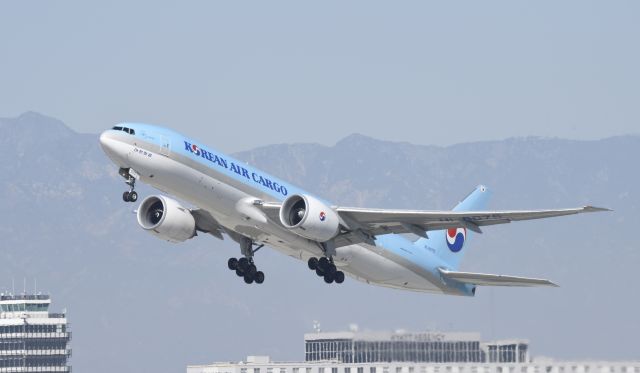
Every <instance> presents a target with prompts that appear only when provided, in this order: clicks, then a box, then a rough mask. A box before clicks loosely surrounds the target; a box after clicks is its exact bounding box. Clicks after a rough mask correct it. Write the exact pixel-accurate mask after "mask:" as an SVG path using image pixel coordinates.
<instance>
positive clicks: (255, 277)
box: [227, 238, 264, 284]
mask: <svg viewBox="0 0 640 373" xmlns="http://www.w3.org/2000/svg"><path fill="white" fill-rule="evenodd" d="M254 245H255V244H254V243H253V241H251V240H250V239H248V238H243V239H242V241H240V249H241V251H242V254H243V255H244V257H242V258H239V259H236V258H229V260H228V261H227V267H229V269H230V270H232V271H235V272H236V275H237V276H238V277H242V278H243V279H244V282H245V283H247V284H252V283H254V282H255V283H256V284H262V283H263V282H264V272H262V271H258V267H256V265H255V263H254V262H253V254H254V253H255V252H256V251H258V250H260V249H261V248H262V246H264V245H257V247H256V248H255V249H254V248H253V246H254Z"/></svg>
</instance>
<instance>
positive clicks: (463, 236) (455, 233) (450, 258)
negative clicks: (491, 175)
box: [415, 185, 491, 270]
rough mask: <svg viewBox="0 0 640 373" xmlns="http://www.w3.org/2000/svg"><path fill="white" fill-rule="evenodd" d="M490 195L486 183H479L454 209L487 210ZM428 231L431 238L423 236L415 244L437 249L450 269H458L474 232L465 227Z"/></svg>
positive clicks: (436, 251)
mask: <svg viewBox="0 0 640 373" xmlns="http://www.w3.org/2000/svg"><path fill="white" fill-rule="evenodd" d="M490 197H491V192H490V191H489V189H488V188H487V187H485V186H484V185H479V186H478V187H476V189H475V190H474V191H473V192H471V193H470V194H469V195H468V196H467V197H466V198H465V199H464V200H462V202H460V203H458V204H457V205H456V207H454V209H453V211H481V210H485V209H486V207H487V203H488V202H489V198H490ZM428 233H429V238H421V239H419V240H418V241H416V242H415V245H416V246H419V247H428V248H430V249H431V250H435V253H436V255H437V256H439V257H440V258H441V259H442V261H444V262H445V263H446V264H447V265H448V266H449V269H451V270H457V269H458V267H459V266H460V261H462V257H463V256H464V253H465V250H466V247H467V246H468V243H469V238H471V235H472V233H473V232H470V231H468V230H467V229H465V228H451V229H447V230H442V231H430V232H428Z"/></svg>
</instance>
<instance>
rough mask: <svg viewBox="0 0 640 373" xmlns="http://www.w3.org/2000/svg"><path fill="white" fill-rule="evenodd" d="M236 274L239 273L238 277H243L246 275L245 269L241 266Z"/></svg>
mask: <svg viewBox="0 0 640 373" xmlns="http://www.w3.org/2000/svg"><path fill="white" fill-rule="evenodd" d="M236 275H238V277H242V276H244V271H243V270H241V269H240V268H238V269H236Z"/></svg>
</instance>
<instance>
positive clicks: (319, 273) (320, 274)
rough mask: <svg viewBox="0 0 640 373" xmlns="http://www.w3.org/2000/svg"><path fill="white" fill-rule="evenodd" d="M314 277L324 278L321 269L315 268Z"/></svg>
mask: <svg viewBox="0 0 640 373" xmlns="http://www.w3.org/2000/svg"><path fill="white" fill-rule="evenodd" d="M316 275H318V276H320V277H322V276H324V271H323V270H322V268H320V267H318V268H316Z"/></svg>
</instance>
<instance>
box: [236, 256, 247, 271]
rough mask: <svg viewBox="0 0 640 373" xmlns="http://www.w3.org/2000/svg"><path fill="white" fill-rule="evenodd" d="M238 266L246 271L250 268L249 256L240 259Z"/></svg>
mask: <svg viewBox="0 0 640 373" xmlns="http://www.w3.org/2000/svg"><path fill="white" fill-rule="evenodd" d="M238 268H240V269H241V270H243V271H245V272H246V270H247V269H248V268H249V259H247V258H240V259H238Z"/></svg>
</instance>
